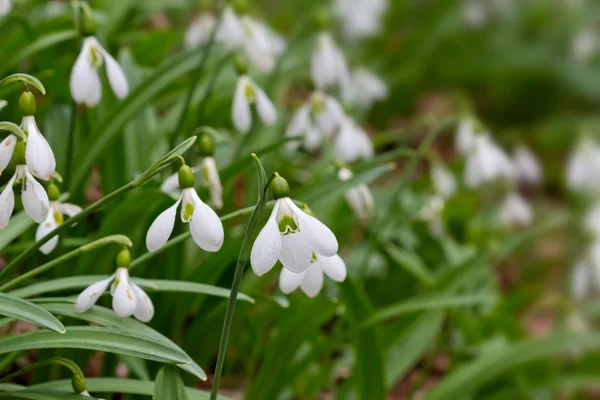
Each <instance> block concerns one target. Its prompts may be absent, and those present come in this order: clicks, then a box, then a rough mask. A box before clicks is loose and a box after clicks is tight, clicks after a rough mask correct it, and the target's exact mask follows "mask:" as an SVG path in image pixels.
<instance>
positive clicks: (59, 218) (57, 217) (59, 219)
mask: <svg viewBox="0 0 600 400" xmlns="http://www.w3.org/2000/svg"><path fill="white" fill-rule="evenodd" d="M54 220H55V221H56V223H57V224H59V225H60V224H62V223H63V215H62V213H61V212H60V211H54Z"/></svg>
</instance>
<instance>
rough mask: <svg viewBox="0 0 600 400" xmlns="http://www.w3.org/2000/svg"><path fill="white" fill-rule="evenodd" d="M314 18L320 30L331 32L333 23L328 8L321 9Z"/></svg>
mask: <svg viewBox="0 0 600 400" xmlns="http://www.w3.org/2000/svg"><path fill="white" fill-rule="evenodd" d="M314 18H315V24H316V25H317V27H318V28H319V29H320V30H322V31H326V30H329V28H331V23H332V17H331V12H330V11H329V10H328V9H327V8H326V7H321V8H319V9H318V10H317V11H316V12H315V16H314Z"/></svg>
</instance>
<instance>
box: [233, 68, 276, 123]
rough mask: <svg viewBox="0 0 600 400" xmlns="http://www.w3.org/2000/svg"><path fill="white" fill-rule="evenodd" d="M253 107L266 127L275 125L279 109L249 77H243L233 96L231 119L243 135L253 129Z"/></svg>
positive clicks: (240, 78)
mask: <svg viewBox="0 0 600 400" xmlns="http://www.w3.org/2000/svg"><path fill="white" fill-rule="evenodd" d="M252 105H254V106H255V107H256V112H257V114H258V116H259V117H260V119H261V121H262V122H263V123H264V124H265V125H273V124H274V123H275V122H276V121H277V109H276V108H275V105H274V104H273V102H272V101H271V99H269V97H268V96H267V95H266V94H265V92H263V90H262V89H261V88H260V87H259V86H258V85H257V84H255V83H254V81H253V80H252V79H250V77H249V76H247V75H241V76H240V77H239V78H238V81H237V86H236V88H235V94H234V96H233V105H232V109H231V119H232V120H233V125H234V126H235V128H236V129H237V130H238V131H240V132H241V133H243V134H246V133H248V132H249V131H250V128H252V109H251V106H252Z"/></svg>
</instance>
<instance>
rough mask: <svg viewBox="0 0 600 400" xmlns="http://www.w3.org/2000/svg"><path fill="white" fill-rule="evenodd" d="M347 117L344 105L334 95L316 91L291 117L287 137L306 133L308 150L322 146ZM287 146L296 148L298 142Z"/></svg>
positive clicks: (305, 146)
mask: <svg viewBox="0 0 600 400" xmlns="http://www.w3.org/2000/svg"><path fill="white" fill-rule="evenodd" d="M346 119H347V117H346V114H345V113H344V109H343V107H342V105H341V104H340V103H339V102H338V101H337V100H336V99H335V98H333V97H331V96H329V95H327V94H325V93H323V92H321V91H316V92H314V93H312V94H311V96H310V97H309V99H308V101H307V102H306V103H304V104H303V105H302V106H301V107H300V108H299V109H298V110H296V112H295V113H294V115H292V118H291V119H290V122H289V123H288V126H287V128H286V130H285V136H286V137H296V136H301V135H304V142H303V144H302V145H303V146H304V148H305V149H306V150H308V151H315V150H317V149H319V148H320V147H321V144H322V142H323V140H324V139H325V138H328V137H330V136H331V135H333V133H334V132H335V131H336V130H338V129H339V127H340V125H341V124H342V123H343V122H344V121H345V120H346ZM287 147H288V148H289V149H290V150H296V149H297V148H298V147H300V143H298V142H289V143H288V145H287Z"/></svg>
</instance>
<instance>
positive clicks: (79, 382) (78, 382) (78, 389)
mask: <svg viewBox="0 0 600 400" xmlns="http://www.w3.org/2000/svg"><path fill="white" fill-rule="evenodd" d="M71 386H72V387H73V390H74V391H75V393H77V394H81V393H83V392H85V391H86V390H87V387H86V385H85V380H84V379H83V376H81V375H79V374H73V377H72V378H71Z"/></svg>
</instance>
